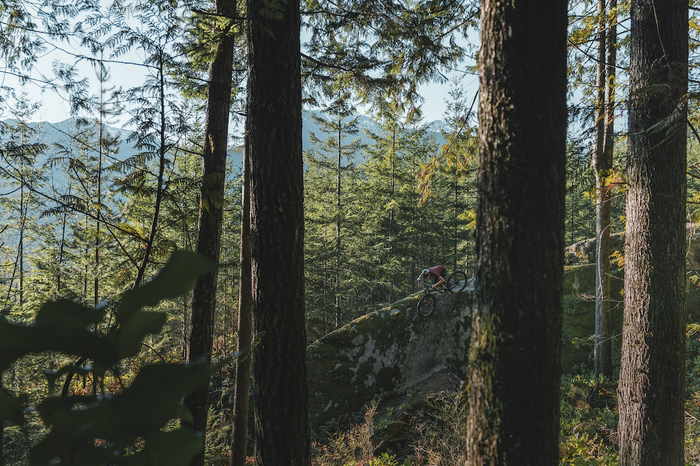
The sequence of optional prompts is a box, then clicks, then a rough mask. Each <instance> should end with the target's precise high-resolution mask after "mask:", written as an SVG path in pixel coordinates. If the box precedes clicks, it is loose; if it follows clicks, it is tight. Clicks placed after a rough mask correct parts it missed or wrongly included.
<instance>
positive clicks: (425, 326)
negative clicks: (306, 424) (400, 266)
mask: <svg viewBox="0 0 700 466" xmlns="http://www.w3.org/2000/svg"><path fill="white" fill-rule="evenodd" d="M472 293H473V284H470V286H468V287H467V288H466V289H465V290H464V291H463V292H462V293H459V294H455V295H453V294H448V293H443V294H438V295H437V305H436V307H435V310H434V311H433V313H432V314H430V315H429V316H428V317H421V316H419V315H418V314H417V312H416V305H417V304H418V300H419V299H420V297H421V296H422V293H418V294H415V295H413V296H410V297H408V298H406V299H403V300H401V301H398V302H396V303H394V304H393V305H392V306H391V307H390V308H386V309H382V310H379V311H375V312H372V313H370V314H367V315H365V316H363V317H360V318H359V319H356V320H354V321H352V322H350V323H349V324H347V325H345V326H344V327H342V328H341V329H339V330H336V331H335V332H332V333H330V334H328V335H326V336H324V337H322V338H321V339H319V340H318V341H316V342H315V343H313V344H311V345H310V346H309V347H308V350H307V357H308V361H309V397H310V400H309V401H310V415H311V424H312V426H314V427H315V428H320V427H322V426H324V425H325V424H326V423H328V422H329V421H331V420H339V419H341V418H342V417H343V416H345V415H348V414H350V413H356V412H358V411H360V410H361V409H362V407H363V406H365V405H366V404H367V403H368V402H370V401H371V400H372V399H375V398H377V397H379V396H381V395H396V394H403V393H406V392H408V391H410V390H411V389H414V388H415V387H418V386H420V385H422V384H424V383H425V382H426V380H427V381H429V380H430V379H431V378H432V377H436V376H437V374H440V373H444V372H445V371H448V372H452V373H454V374H459V377H460V378H464V375H463V374H465V373H466V363H467V357H468V351H469V336H470V333H471V330H470V329H471V310H472V306H473V295H472Z"/></svg>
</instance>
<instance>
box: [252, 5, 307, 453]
mask: <svg viewBox="0 0 700 466" xmlns="http://www.w3.org/2000/svg"><path fill="white" fill-rule="evenodd" d="M247 16H248V105H247V108H248V117H247V119H246V132H247V134H248V150H249V153H250V157H251V159H252V162H253V163H252V167H251V168H252V171H251V181H252V189H251V201H252V203H251V227H252V238H251V240H252V241H251V244H252V264H253V314H254V316H255V318H254V322H255V324H254V328H255V333H257V334H260V335H262V340H261V341H260V343H259V344H258V345H257V346H256V347H255V349H254V351H253V374H254V378H255V384H254V386H255V428H256V447H255V453H256V460H255V464H256V465H257V464H260V465H263V466H278V465H287V466H302V465H304V466H306V465H309V464H310V462H311V460H310V430H309V414H308V381H307V369H306V328H305V318H304V317H305V316H304V209H303V196H304V190H303V160H302V152H301V72H300V70H301V58H300V39H299V31H300V13H299V2H294V1H282V0H274V1H268V0H251V1H249V3H248V15H247Z"/></svg>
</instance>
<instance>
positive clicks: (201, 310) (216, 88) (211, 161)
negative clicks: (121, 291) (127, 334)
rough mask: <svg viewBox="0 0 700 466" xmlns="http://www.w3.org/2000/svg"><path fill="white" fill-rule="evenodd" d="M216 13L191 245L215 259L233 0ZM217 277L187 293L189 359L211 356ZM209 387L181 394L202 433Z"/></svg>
mask: <svg viewBox="0 0 700 466" xmlns="http://www.w3.org/2000/svg"><path fill="white" fill-rule="evenodd" d="M216 13H217V14H218V15H219V18H218V20H219V21H220V26H218V28H219V29H220V30H221V36H220V38H219V41H218V42H217V43H215V44H214V46H215V47H216V53H215V54H214V57H213V60H212V62H211V66H210V68H209V83H208V90H207V117H206V122H205V126H204V138H203V139H204V151H203V154H202V159H203V165H202V188H201V194H200V199H199V202H200V206H199V220H198V224H197V248H196V251H197V252H198V253H199V254H201V255H203V256H205V257H208V258H210V259H212V260H213V261H214V262H215V263H218V262H219V256H220V251H221V229H222V224H223V213H224V191H225V180H226V156H227V152H228V122H229V112H230V111H231V82H232V74H233V48H234V46H235V44H236V33H237V31H236V29H235V28H234V26H235V23H234V22H233V20H232V19H231V17H233V16H234V15H235V13H236V0H218V1H217V2H216ZM217 281H218V273H217V270H216V269H215V270H213V271H211V272H209V273H208V274H206V275H202V276H200V277H199V279H198V280H197V283H196V284H195V288H194V291H193V293H192V324H191V331H190V334H189V339H188V340H189V354H188V357H189V360H190V361H194V360H196V359H198V358H201V357H205V358H207V359H211V351H212V342H213V338H214V318H215V310H216V292H217ZM208 393H209V390H208V387H206V386H205V387H203V388H202V389H200V390H198V391H196V392H194V394H193V395H191V396H189V397H188V398H186V400H185V406H187V408H188V409H189V410H190V411H191V412H192V415H193V417H194V422H193V427H194V429H195V430H196V431H200V432H204V433H205V434H206V428H207V413H208V410H209V400H208ZM191 464H192V465H193V466H195V465H203V464H204V450H203V449H202V453H201V454H200V455H198V456H196V457H195V458H194V459H193V460H192V463H191Z"/></svg>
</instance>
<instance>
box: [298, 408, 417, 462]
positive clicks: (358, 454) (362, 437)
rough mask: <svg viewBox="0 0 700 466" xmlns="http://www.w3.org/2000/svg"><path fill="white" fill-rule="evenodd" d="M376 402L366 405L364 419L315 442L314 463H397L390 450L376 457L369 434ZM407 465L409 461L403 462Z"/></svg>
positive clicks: (371, 434) (371, 430)
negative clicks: (321, 441) (323, 440)
mask: <svg viewBox="0 0 700 466" xmlns="http://www.w3.org/2000/svg"><path fill="white" fill-rule="evenodd" d="M376 414H377V402H376V401H373V402H372V403H370V405H369V406H367V408H366V411H365V414H364V421H363V422H362V423H360V424H356V425H354V426H352V427H351V428H350V429H348V430H346V431H344V432H338V433H336V434H334V435H330V436H329V437H328V440H327V441H326V442H324V443H323V444H319V443H317V444H315V445H314V459H313V460H312V463H311V464H312V465H313V466H399V463H398V461H397V460H396V458H395V457H394V456H393V455H391V454H389V453H386V452H385V453H382V454H380V455H378V456H375V446H374V444H373V442H372V436H373V435H374V433H375V429H376V426H375V424H374V417H375V415H376ZM405 464H406V465H409V464H410V462H409V463H405Z"/></svg>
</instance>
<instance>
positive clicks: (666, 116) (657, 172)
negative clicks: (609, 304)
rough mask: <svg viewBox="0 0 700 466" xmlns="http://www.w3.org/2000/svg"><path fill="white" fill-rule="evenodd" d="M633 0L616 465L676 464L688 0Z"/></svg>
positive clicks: (679, 450) (679, 459) (679, 454)
mask: <svg viewBox="0 0 700 466" xmlns="http://www.w3.org/2000/svg"><path fill="white" fill-rule="evenodd" d="M654 5H655V2H653V1H652V0H633V1H632V6H631V26H630V27H631V30H630V106H629V124H628V127H629V146H628V155H627V227H626V234H625V318H624V324H623V330H622V359H621V363H620V382H619V385H618V399H619V405H620V423H619V435H620V464H621V465H623V466H624V465H657V464H663V465H668V466H673V465H682V464H684V459H683V446H684V445H683V421H684V412H683V405H684V385H685V375H684V374H685V371H684V368H685V367H684V357H685V278H684V271H685V252H686V241H685V218H686V211H685V201H686V180H685V171H686V108H685V104H684V98H685V94H686V91H687V69H688V1H687V0H668V1H666V2H664V3H663V5H662V6H659V5H658V3H657V4H656V7H655V6H654Z"/></svg>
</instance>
